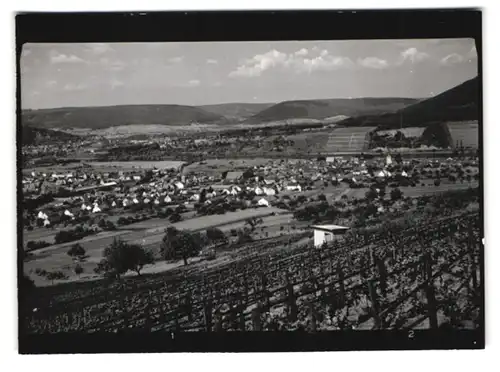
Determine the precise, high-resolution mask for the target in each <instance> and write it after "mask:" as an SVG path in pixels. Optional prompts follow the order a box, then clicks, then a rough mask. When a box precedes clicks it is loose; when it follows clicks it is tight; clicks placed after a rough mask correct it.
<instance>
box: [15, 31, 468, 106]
mask: <svg viewBox="0 0 500 372" xmlns="http://www.w3.org/2000/svg"><path fill="white" fill-rule="evenodd" d="M476 75H477V54H476V48H475V45H474V40H472V39H441V40H440V39H432V40H376V41H373V40H362V41H361V40H360V41H354V40H349V41H287V42H282V41H281V42H238V43H233V42H231V43H112V44H103V43H99V44H97V43H93V44H81V43H79V44H25V45H24V47H23V51H22V56H21V93H22V106H23V108H50V107H68V106H106V105H119V104H148V103H149V104H186V105H203V104H214V103H225V102H279V101H284V100H291V99H313V98H349V97H352V98H355V97H418V98H422V97H429V96H432V95H436V94H439V93H440V92H442V91H444V90H446V89H449V88H451V87H453V86H455V85H457V84H460V83H461V82H463V81H465V80H467V79H470V78H472V77H474V76H476Z"/></svg>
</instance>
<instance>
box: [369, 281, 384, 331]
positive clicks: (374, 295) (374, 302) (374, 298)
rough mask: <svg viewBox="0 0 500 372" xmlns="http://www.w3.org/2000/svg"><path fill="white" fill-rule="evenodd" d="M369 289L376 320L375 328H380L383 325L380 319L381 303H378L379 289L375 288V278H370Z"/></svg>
mask: <svg viewBox="0 0 500 372" xmlns="http://www.w3.org/2000/svg"><path fill="white" fill-rule="evenodd" d="M368 291H369V293H370V300H371V302H372V315H373V319H374V320H375V328H376V329H380V328H381V327H382V322H381V320H380V316H379V310H380V309H379V305H378V299H377V291H376V290H375V280H374V279H369V280H368Z"/></svg>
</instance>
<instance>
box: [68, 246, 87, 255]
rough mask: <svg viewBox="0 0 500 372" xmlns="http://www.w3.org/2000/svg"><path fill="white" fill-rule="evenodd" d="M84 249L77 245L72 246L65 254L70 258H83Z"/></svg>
mask: <svg viewBox="0 0 500 372" xmlns="http://www.w3.org/2000/svg"><path fill="white" fill-rule="evenodd" d="M85 253H86V252H85V249H84V248H83V247H82V246H81V245H80V244H78V243H76V244H73V245H72V246H71V248H70V249H69V251H68V252H67V254H68V256H70V257H83V256H85Z"/></svg>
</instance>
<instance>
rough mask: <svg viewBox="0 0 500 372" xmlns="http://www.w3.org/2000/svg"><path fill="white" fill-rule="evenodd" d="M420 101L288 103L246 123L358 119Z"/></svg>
mask: <svg viewBox="0 0 500 372" xmlns="http://www.w3.org/2000/svg"><path fill="white" fill-rule="evenodd" d="M415 102H417V100H416V99H413V98H353V99H347V98H345V99H344V98H343V99H321V100H303V101H284V102H281V103H278V104H276V105H274V106H271V107H269V108H267V109H265V110H263V111H261V112H259V113H258V114H256V115H254V116H252V117H250V118H249V119H247V120H246V121H245V123H248V124H258V123H262V122H268V121H278V120H286V119H292V118H310V119H325V118H330V117H335V116H338V115H345V116H349V117H351V116H357V115H365V114H376V113H385V112H388V111H389V112H390V111H396V110H399V109H401V108H403V107H406V106H408V105H411V104H413V103H415Z"/></svg>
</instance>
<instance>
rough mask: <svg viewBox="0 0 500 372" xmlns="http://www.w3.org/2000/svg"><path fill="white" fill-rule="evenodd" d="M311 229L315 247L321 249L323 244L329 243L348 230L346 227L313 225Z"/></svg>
mask: <svg viewBox="0 0 500 372" xmlns="http://www.w3.org/2000/svg"><path fill="white" fill-rule="evenodd" d="M312 228H313V229H314V246H315V247H321V246H322V245H323V244H324V243H325V242H331V241H333V240H335V239H336V238H337V237H338V236H341V235H344V234H345V232H346V231H347V230H349V228H348V227H344V226H338V225H315V226H312Z"/></svg>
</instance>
